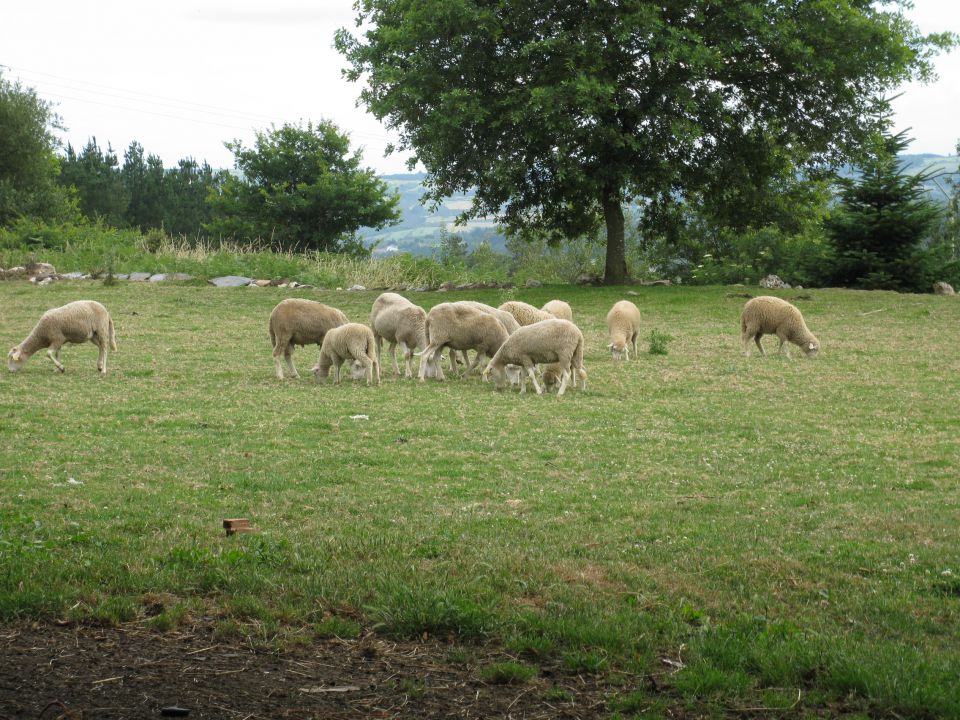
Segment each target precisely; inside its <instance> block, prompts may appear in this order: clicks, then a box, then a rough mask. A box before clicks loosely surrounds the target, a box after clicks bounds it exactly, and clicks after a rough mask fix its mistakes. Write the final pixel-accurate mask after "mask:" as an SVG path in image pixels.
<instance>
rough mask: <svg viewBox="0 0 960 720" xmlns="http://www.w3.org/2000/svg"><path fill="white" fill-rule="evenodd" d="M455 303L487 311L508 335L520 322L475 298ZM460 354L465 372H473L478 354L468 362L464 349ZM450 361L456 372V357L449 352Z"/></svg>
mask: <svg viewBox="0 0 960 720" xmlns="http://www.w3.org/2000/svg"><path fill="white" fill-rule="evenodd" d="M457 303H458V304H459V303H462V304H464V305H469V306H470V307H474V308H476V309H477V310H480V311H481V312H485V313H487V314H488V315H493V316H494V317H495V318H496V319H497V320H499V321H500V324H501V325H503V328H504V330H506V331H507V334H508V335H512V334H513V333H514V332H516V331H517V329H518V328H519V327H520V323H518V322H517V320H516V318H515V317H513V315H511V314H510V313H508V312H507V311H506V310H500V309H498V308H495V307H493V306H492V305H487V304H486V303H482V302H478V301H476V300H458V301H457ZM460 354H461V355H462V356H463V364H464V366H466V367H467V370H466V372H467V374H469V373H471V372H473V370H474V368H476V367H477V366H478V364H479V359H480V356H479V355H476V356H474V358H473V361H472V362H470V361H469V360H468V359H467V351H466V350H461V351H460ZM451 362H452V364H453V369H454V372H456V357H454V356H453V355H452V354H451Z"/></svg>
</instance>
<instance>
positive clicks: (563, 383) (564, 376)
mask: <svg viewBox="0 0 960 720" xmlns="http://www.w3.org/2000/svg"><path fill="white" fill-rule="evenodd" d="M568 382H570V371H569V370H567V369H566V368H564V369H563V370H561V371H560V388H559V389H558V390H557V397H560V396H561V395H563V394H564V393H565V392H566V391H567V383H568Z"/></svg>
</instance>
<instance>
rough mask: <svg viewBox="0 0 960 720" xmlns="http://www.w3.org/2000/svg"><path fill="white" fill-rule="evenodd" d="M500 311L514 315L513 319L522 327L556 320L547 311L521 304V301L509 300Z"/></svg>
mask: <svg viewBox="0 0 960 720" xmlns="http://www.w3.org/2000/svg"><path fill="white" fill-rule="evenodd" d="M500 310H506V311H507V312H508V313H510V314H511V315H513V317H514V318H515V319H516V321H517V322H518V323H520V325H521V326H523V325H532V324H533V323H535V322H540V321H541V320H552V319H554V316H553V315H551V314H550V313H548V312H546V311H545V310H539V309H537V308H535V307H534V306H533V305H529V304H527V303H525V302H520V301H519V300H508V301H507V302H505V303H503V305H501V306H500Z"/></svg>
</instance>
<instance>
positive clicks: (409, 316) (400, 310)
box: [370, 292, 427, 378]
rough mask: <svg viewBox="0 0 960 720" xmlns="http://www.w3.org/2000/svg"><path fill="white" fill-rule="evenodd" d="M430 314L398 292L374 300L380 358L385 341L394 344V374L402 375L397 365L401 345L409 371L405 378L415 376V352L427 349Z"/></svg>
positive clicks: (374, 327) (373, 325)
mask: <svg viewBox="0 0 960 720" xmlns="http://www.w3.org/2000/svg"><path fill="white" fill-rule="evenodd" d="M426 319H427V313H426V311H425V310H424V309H423V308H422V307H420V306H419V305H414V304H413V303H412V302H410V301H409V300H407V298H405V297H403V296H402V295H398V294H397V293H391V292H387V293H382V294H381V295H380V296H379V297H378V298H377V299H376V300H374V301H373V309H372V310H371V311H370V327H371V329H372V330H373V337H374V339H375V340H376V342H377V357H378V358H379V357H380V353H381V352H382V350H383V341H384V340H386V341H387V342H388V343H390V359H391V360H392V362H393V374H394V375H400V367H399V366H398V365H397V346H398V345H399V346H400V352H401V353H402V354H403V359H404V366H405V370H406V372H405V373H404V377H408V378H409V377H413V370H412V364H413V353H414V351H415V350H417V349H420V350H423V349H424V348H426V347H427V333H426V330H425V324H426Z"/></svg>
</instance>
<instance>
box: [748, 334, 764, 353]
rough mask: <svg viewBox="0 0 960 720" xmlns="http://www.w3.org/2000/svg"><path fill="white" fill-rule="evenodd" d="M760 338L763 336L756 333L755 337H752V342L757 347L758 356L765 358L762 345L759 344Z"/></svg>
mask: <svg viewBox="0 0 960 720" xmlns="http://www.w3.org/2000/svg"><path fill="white" fill-rule="evenodd" d="M762 337H763V335H761V334H760V333H757V334H756V335H754V336H753V341H754V342H755V343H756V344H757V347H758V348H760V354H761V355H764V356H766V354H767V353H766V351H765V350H764V349H763V345H762V344H761V343H760V338H762ZM748 345H749V344H748Z"/></svg>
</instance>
